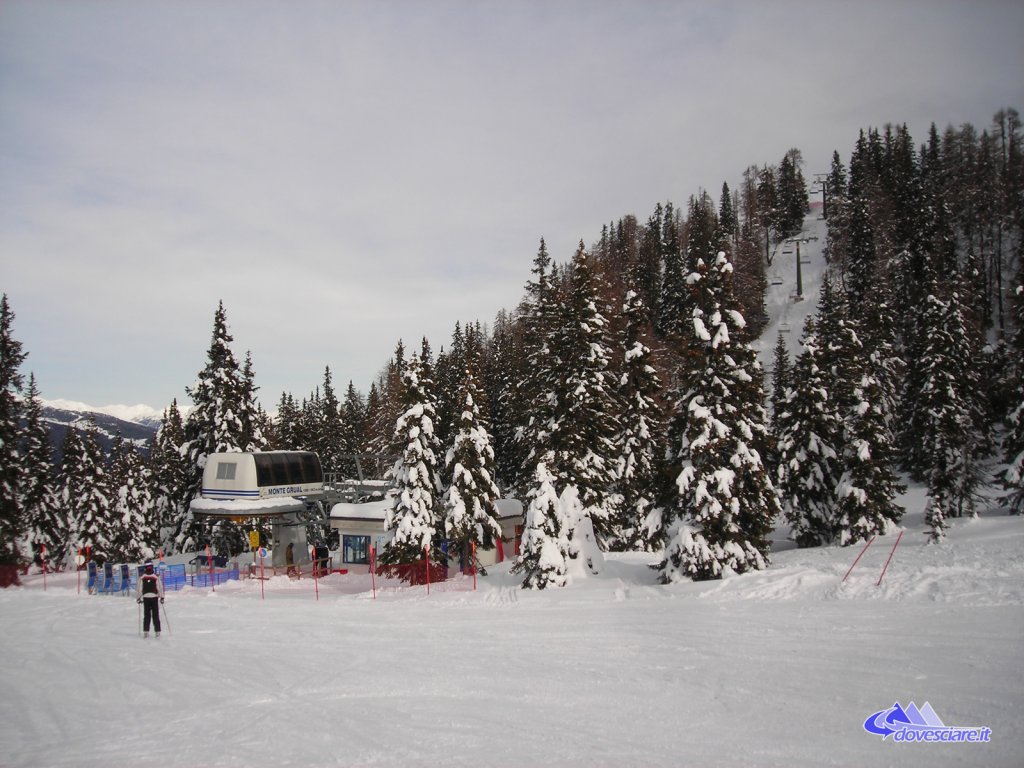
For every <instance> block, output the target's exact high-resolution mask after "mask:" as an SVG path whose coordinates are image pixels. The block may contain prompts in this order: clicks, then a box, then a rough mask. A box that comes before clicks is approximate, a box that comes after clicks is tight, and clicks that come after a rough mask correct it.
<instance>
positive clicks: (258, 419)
mask: <svg viewBox="0 0 1024 768" xmlns="http://www.w3.org/2000/svg"><path fill="white" fill-rule="evenodd" d="M258 391H259V387H257V386H256V374H255V373H254V372H253V367H252V353H251V352H246V353H245V364H244V365H243V366H242V374H241V379H240V380H239V389H238V401H237V402H238V419H239V421H240V422H241V425H242V431H241V438H240V440H239V444H240V445H244V446H248V447H247V448H245V449H244V450H247V451H262V450H264V449H265V448H267V446H268V443H267V439H266V437H265V435H264V428H265V426H266V423H267V415H266V413H264V412H263V409H262V408H260V406H259V403H258V402H257V401H256V393H257V392H258Z"/></svg>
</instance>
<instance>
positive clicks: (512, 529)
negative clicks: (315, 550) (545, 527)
mask: <svg viewBox="0 0 1024 768" xmlns="http://www.w3.org/2000/svg"><path fill="white" fill-rule="evenodd" d="M495 505H496V506H497V508H498V523H499V524H500V525H501V541H500V542H499V543H498V545H497V546H496V547H495V548H493V549H478V550H477V552H476V556H477V562H478V563H479V564H480V565H481V566H483V567H484V568H487V567H489V566H492V565H495V564H497V563H501V562H504V561H505V560H510V559H511V558H512V557H514V556H515V555H517V554H518V553H519V543H520V541H521V539H522V535H523V504H522V502H521V501H519V500H518V499H498V500H497V501H496V502H495ZM390 508H391V499H390V498H386V499H384V500H380V501H368V502H364V503H362V504H351V503H345V502H340V503H337V504H334V505H332V507H331V528H333V529H334V530H336V531H338V539H339V541H340V549H339V550H338V552H339V554H340V555H341V558H340V561H341V567H342V568H345V569H347V570H348V571H349V572H350V573H368V572H369V570H370V547H371V546H372V547H375V548H376V550H377V551H378V552H380V550H381V547H383V546H384V545H385V544H387V542H389V541H390V540H391V538H392V536H393V534H392V532H391V531H389V530H387V528H386V527H385V525H384V520H385V517H386V515H387V511H388V509H390ZM457 558H458V554H457V553H454V552H452V553H449V559H450V560H452V561H454V560H456V559H457Z"/></svg>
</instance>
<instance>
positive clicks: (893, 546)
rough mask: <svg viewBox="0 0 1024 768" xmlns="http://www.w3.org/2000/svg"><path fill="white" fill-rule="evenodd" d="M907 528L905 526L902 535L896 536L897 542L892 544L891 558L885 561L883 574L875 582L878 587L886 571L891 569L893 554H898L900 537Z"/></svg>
mask: <svg viewBox="0 0 1024 768" xmlns="http://www.w3.org/2000/svg"><path fill="white" fill-rule="evenodd" d="M905 530H906V529H905V528H904V529H902V530H901V531H900V535H899V536H897V537H896V543H895V544H893V545H892V550H891V551H890V552H889V559H888V560H886V561H885V565H884V566H883V567H882V574H881V575H880V576H879V577H878V581H876V582H875V586H876V587H877V586H881V584H882V579H884V578H885V572H886V571H887V570H888V569H889V563H890V562H892V556H893V555H894V554H896V547H898V546H899V545H900V539H902V538H903V531H905Z"/></svg>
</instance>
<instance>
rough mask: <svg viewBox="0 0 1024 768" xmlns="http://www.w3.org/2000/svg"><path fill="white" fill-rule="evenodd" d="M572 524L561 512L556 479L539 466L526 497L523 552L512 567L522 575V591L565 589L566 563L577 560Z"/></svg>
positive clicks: (567, 569) (567, 574)
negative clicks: (548, 588) (574, 558)
mask: <svg viewBox="0 0 1024 768" xmlns="http://www.w3.org/2000/svg"><path fill="white" fill-rule="evenodd" d="M574 523H575V521H573V520H570V519H569V518H568V516H567V515H566V514H565V512H564V511H563V507H562V503H561V501H560V500H559V498H558V492H557V491H556V490H555V478H554V477H553V476H552V475H551V474H550V473H549V472H548V471H547V468H546V467H545V465H544V462H543V461H541V462H538V463H537V466H536V469H535V471H534V484H533V486H532V487H531V488H530V491H529V493H528V494H527V506H526V519H525V526H524V529H523V540H522V548H521V549H520V553H519V557H518V558H517V559H516V561H515V563H514V564H513V566H512V572H513V573H523V574H525V576H524V579H523V588H524V589H546V588H547V587H564V586H566V585H567V584H568V583H569V560H570V559H571V558H573V557H576V556H578V551H577V550H576V548H575V545H574V543H573V540H572V539H573V530H574V527H575V526H574Z"/></svg>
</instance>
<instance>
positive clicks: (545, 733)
mask: <svg viewBox="0 0 1024 768" xmlns="http://www.w3.org/2000/svg"><path fill="white" fill-rule="evenodd" d="M903 502H904V503H905V504H906V506H907V507H908V509H909V510H910V512H909V513H908V516H907V518H906V520H905V523H906V524H907V531H906V533H905V535H904V536H903V539H902V541H901V543H900V545H899V547H898V549H897V550H896V551H895V553H894V555H893V557H892V562H891V564H890V566H889V569H888V571H887V573H886V576H885V580H884V581H883V582H882V584H881V586H876V582H877V579H878V576H879V574H880V572H881V569H882V566H883V564H884V561H885V559H886V558H887V557H888V556H889V554H890V551H891V548H892V546H893V544H894V543H895V539H896V536H895V535H892V536H887V537H882V538H880V539H878V540H877V541H876V542H875V543H874V544H873V545H872V546H871V547H870V548H869V549H868V550H867V551H866V552H865V554H864V556H863V557H862V559H861V561H860V563H859V564H858V566H857V568H856V569H854V571H853V572H852V573H851V575H850V578H849V580H848V581H847V582H846V583H845V584H843V583H842V577H843V574H844V573H845V572H846V571H847V569H848V568H849V565H850V563H851V562H853V560H854V558H855V557H856V555H857V552H858V551H859V549H860V548H859V547H853V548H845V549H843V548H820V549H810V550H795V549H784V550H783V551H779V552H776V554H775V555H774V556H773V563H772V566H771V568H770V569H769V570H767V571H764V572H760V573H752V574H747V575H744V576H736V577H733V578H729V579H726V580H723V581H717V582H710V583H701V584H694V583H688V584H678V585H673V586H662V585H659V584H657V582H656V573H655V572H654V571H653V570H652V569H650V568H649V567H648V565H649V564H650V563H651V562H652V561H653V560H654V558H653V556H651V555H642V554H627V555H611V556H609V558H608V561H607V563H606V565H605V568H604V571H603V572H602V573H601V574H599V575H598V576H594V577H590V578H588V579H586V580H585V581H583V582H577V583H575V584H573V585H572V586H570V587H568V588H566V589H562V590H555V591H547V592H528V591H524V590H521V589H519V588H518V579H517V578H516V577H514V576H512V575H510V574H509V573H508V570H507V565H505V566H498V567H496V568H494V569H492V570H491V573H490V574H489V575H488V576H487V577H484V578H481V579H480V580H479V585H478V590H477V591H476V592H472V591H441V590H439V589H438V588H437V587H436V586H435V588H434V590H433V591H432V593H431V594H430V596H429V597H428V596H427V595H426V593H425V590H424V588H422V587H416V588H407V589H404V590H398V591H391V592H388V593H385V594H380V595H378V597H377V599H376V600H374V599H372V597H371V595H370V594H369V593H366V592H362V593H358V594H352V593H353V592H354V591H355V590H354V589H353V583H352V582H351V581H350V579H351V578H354V577H348V576H341V575H335V576H331V577H329V578H328V579H324V580H321V582H320V584H319V587H320V598H319V600H317V599H316V597H315V594H314V591H313V585H312V583H311V582H309V581H299V582H296V581H289V580H288V579H287V578H285V577H280V578H278V579H275V580H272V581H270V582H268V583H267V585H266V599H261V596H260V589H259V585H258V583H257V582H236V583H232V584H231V585H230V586H225V587H219V588H218V589H217V591H216V593H213V592H209V591H206V590H191V589H186V590H185V591H183V592H180V593H176V594H171V595H170V596H169V597H168V599H167V605H166V608H167V614H168V617H169V619H170V622H171V624H170V633H168V631H167V628H166V627H165V633H164V636H163V637H161V638H160V639H159V640H154V639H152V638H150V639H148V640H142V639H140V638H139V635H138V624H137V622H138V613H137V610H138V609H137V607H136V605H135V603H134V601H133V600H131V599H125V598H119V597H97V596H92V597H90V596H86V595H80V594H77V592H76V584H75V577H74V575H73V574H68V575H63V576H60V577H57V578H53V577H51V579H50V581H49V583H48V585H47V590H46V591H45V592H44V591H43V589H42V584H41V581H40V578H39V577H37V576H33V577H30V578H29V579H28V581H27V582H26V585H25V586H24V587H22V588H12V589H7V590H0V657H2V658H3V659H4V664H3V666H2V668H0V687H2V690H3V691H4V696H3V697H2V699H0V764H2V765H3V766H9V767H10V768H17V767H21V766H85V767H87V766H129V765H130V766H161V767H162V768H173V767H174V766H183V767H185V766H231V767H233V766H257V765H268V766H269V765H273V766H299V765H302V766H308V765H337V766H347V765H360V766H365V765H374V766H436V765H445V766H480V765H488V766H588V767H589V766H678V765H716V766H723V765H724V766H730V765H735V766H751V765H759V766H822V765H834V766H868V765H870V766H876V765H893V766H895V765H899V766H929V767H932V766H977V765H986V766H1019V765H1021V764H1022V760H1024V726H1022V724H1021V721H1020V717H1019V713H1020V711H1021V709H1022V707H1024V669H1022V667H1021V664H1020V658H1021V654H1022V652H1024V558H1021V557H1020V552H1021V550H1022V548H1024V519H1021V518H1011V517H1007V516H1005V515H1000V514H998V513H996V512H993V513H992V516H987V517H982V518H981V519H978V520H970V521H954V523H953V526H952V528H951V530H950V534H949V538H948V540H947V541H946V542H945V543H943V544H942V545H939V546H934V545H933V546H927V545H926V544H925V536H924V535H923V533H924V530H925V527H924V525H923V523H922V520H921V508H922V506H923V502H924V495H923V491H922V490H921V489H919V488H917V489H913V490H912V491H911V492H910V493H909V494H908V495H907V496H906V497H905V498H904V499H903ZM462 586H463V587H465V586H467V585H465V584H463V585H462ZM897 701H898V702H900V703H901V704H903V705H904V706H906V705H908V704H909V703H910V702H911V701H913V702H916V704H917V705H918V706H923V705H924V703H925V702H928V703H929V704H930V705H931V707H932V708H933V709H934V710H935V712H936V713H937V714H938V716H939V717H941V718H942V720H943V721H944V722H945V723H946V724H947V725H956V726H961V725H962V726H968V725H970V726H987V727H990V728H991V729H992V737H991V741H990V742H989V743H985V744H897V743H893V741H892V740H891V739H889V740H886V741H883V740H882V739H881V737H879V736H877V735H872V734H870V733H867V732H865V731H864V729H863V723H864V721H865V719H866V718H868V717H869V716H871V715H872V714H874V713H876V712H879V711H880V710H883V709H886V708H889V707H892V706H893V704H894V702H897Z"/></svg>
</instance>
